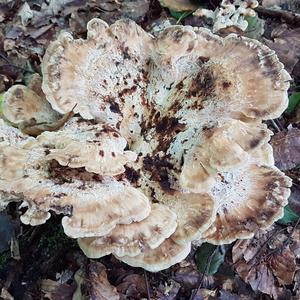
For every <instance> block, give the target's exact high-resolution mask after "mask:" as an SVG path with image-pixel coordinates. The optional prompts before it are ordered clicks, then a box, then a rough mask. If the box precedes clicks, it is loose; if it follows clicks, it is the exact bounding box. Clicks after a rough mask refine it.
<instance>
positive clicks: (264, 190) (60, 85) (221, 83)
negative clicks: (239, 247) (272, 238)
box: [0, 19, 291, 271]
mask: <svg viewBox="0 0 300 300" xmlns="http://www.w3.org/2000/svg"><path fill="white" fill-rule="evenodd" d="M42 71H43V86H42V87H43V91H44V94H45V97H46V99H47V100H48V101H49V103H50V104H51V106H52V108H53V109H54V110H56V111H57V112H59V113H60V114H67V113H68V112H70V111H72V110H74V113H75V114H78V116H74V117H72V118H71V119H70V120H68V121H67V123H66V124H65V125H64V126H63V127H62V128H61V129H59V130H57V131H45V132H43V133H42V134H40V135H38V136H37V137H36V138H32V137H28V136H26V135H24V134H22V133H21V132H18V130H17V129H14V128H11V127H9V126H8V125H5V124H4V123H3V124H2V126H1V130H0V135H1V142H0V149H1V157H0V166H1V168H0V190H1V195H2V194H3V197H2V196H1V199H2V198H3V200H1V203H0V207H1V206H3V207H4V206H5V205H6V204H7V203H8V202H9V201H16V200H19V199H23V200H24V203H25V204H26V205H27V206H28V210H27V211H26V213H25V214H24V215H23V216H22V221H23V222H24V223H26V224H27V223H28V224H32V225H37V224H41V223H43V222H46V220H47V219H48V218H49V217H50V213H49V212H50V211H54V212H56V213H61V214H63V215H64V217H63V219H62V224H63V227H64V230H65V232H66V234H67V235H69V236H71V237H73V238H79V245H80V247H81V248H82V250H83V251H84V252H85V253H86V255H87V256H89V257H101V256H104V255H107V254H110V253H112V254H114V255H115V256H117V257H118V258H119V259H120V260H123V261H124V262H126V263H128V264H130V265H133V266H141V267H143V268H145V269H147V270H150V271H157V270H161V269H164V268H167V267H169V266H171V265H172V264H175V263H177V262H179V261H180V260H182V259H183V258H184V257H185V256H186V255H187V254H188V253H189V250H190V245H191V243H192V242H193V241H195V240H196V241H209V242H211V243H214V244H222V243H230V242H232V241H234V240H235V239H237V238H250V237H252V236H253V234H254V232H255V231H256V230H257V229H258V228H266V227H268V226H270V225H271V224H272V223H273V222H275V221H276V220H277V219H279V218H280V217H281V216H282V214H283V207H284V206H285V205H286V204H287V198H288V196H289V187H290V186H291V181H290V179H289V178H288V177H286V176H285V175H284V174H283V173H281V172H280V171H279V170H278V169H277V168H276V167H275V166H274V161H273V155H272V148H271V146H270V145H269V144H268V141H269V139H270V136H271V131H269V130H268V129H267V127H266V125H265V124H263V123H262V121H263V120H267V119H271V118H276V117H278V116H280V114H281V113H282V112H283V111H284V109H285V108H286V106H287V89H288V87H289V80H290V76H289V75H288V73H287V72H286V71H285V70H284V69H283V65H282V64H281V63H280V62H279V61H278V58H277V57H276V55H275V53H274V52H273V51H272V50H270V49H269V48H267V47H266V46H264V45H262V44H261V43H259V42H258V41H254V40H250V39H247V38H242V37H238V36H236V35H229V36H227V37H226V38H221V37H218V36H216V35H213V34H212V33H211V32H209V31H208V30H206V29H203V28H192V27H189V26H185V27H184V26H171V27H169V28H167V29H165V30H164V31H162V32H161V33H160V34H159V35H158V36H157V37H156V38H154V37H153V36H151V35H150V34H148V33H146V32H145V31H144V30H143V29H142V28H140V27H139V26H138V25H136V24H135V23H134V22H132V21H129V20H120V21H117V22H116V23H114V24H113V25H111V26H108V25H107V24H106V23H105V22H103V21H101V20H99V19H93V20H91V21H90V22H89V23H88V35H87V39H86V40H82V39H79V40H74V39H73V38H72V36H71V35H70V34H68V33H62V34H61V35H60V36H59V37H58V39H57V41H54V42H52V43H51V44H50V46H49V48H48V50H47V52H46V54H45V56H44V59H43V64H42ZM10 94H11V93H10V92H9V91H8V94H7V99H8V100H7V101H9V97H8V96H9V95H10ZM28 101H30V100H28ZM10 107H11V109H12V110H13V109H14V107H16V106H13V105H11V106H10ZM11 114H13V112H11ZM79 115H80V116H79ZM32 117H34V116H32ZM7 195H10V197H8V196H7Z"/></svg>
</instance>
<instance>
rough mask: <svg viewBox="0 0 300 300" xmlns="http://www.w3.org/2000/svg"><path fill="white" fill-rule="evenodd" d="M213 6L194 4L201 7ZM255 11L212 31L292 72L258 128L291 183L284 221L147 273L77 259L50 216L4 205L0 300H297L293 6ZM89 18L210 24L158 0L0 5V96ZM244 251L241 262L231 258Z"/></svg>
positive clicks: (298, 33)
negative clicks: (279, 110)
mask: <svg viewBox="0 0 300 300" xmlns="http://www.w3.org/2000/svg"><path fill="white" fill-rule="evenodd" d="M174 2H176V1H174ZM178 2H189V1H178ZM196 2H197V1H196ZM219 2H220V1H217V0H211V1H198V3H199V7H200V6H201V5H205V7H206V8H210V9H215V8H216V7H217V6H218V5H219ZM274 5H275V6H274ZM274 9H275V10H276V12H275V13H274ZM257 13H258V14H257V16H256V17H253V18H251V20H250V19H249V20H248V21H249V25H248V28H247V29H246V31H245V32H243V31H240V30H236V29H234V28H229V29H226V30H223V31H222V32H221V33H220V34H222V35H223V36H224V35H227V34H229V33H230V32H233V31H234V32H236V33H237V34H240V35H245V36H248V37H251V38H256V39H258V40H260V41H262V42H263V43H265V44H267V45H268V46H269V47H270V48H272V49H274V50H275V51H276V53H277V55H278V56H279V58H280V60H281V61H282V62H283V63H284V65H285V68H286V69H287V70H288V72H289V73H290V74H291V76H292V79H293V80H292V82H291V87H290V90H289V96H290V104H289V108H288V109H287V111H286V112H285V113H284V114H283V115H282V117H280V118H279V119H276V120H274V121H272V122H268V123H267V124H268V126H269V128H270V129H271V130H272V131H273V132H274V136H273V137H272V140H271V144H272V146H273V148H274V156H275V162H276V165H277V167H278V168H280V169H281V170H283V171H284V172H285V173H286V174H287V175H288V176H290V177H291V178H292V179H293V187H292V193H291V196H290V198H289V206H288V207H286V210H285V215H284V218H283V219H281V220H280V221H279V222H276V223H275V224H274V225H273V226H272V227H271V228H270V229H269V230H266V231H264V232H261V231H260V232H258V233H257V234H256V235H255V237H254V238H253V239H251V240H246V241H243V242H241V241H238V242H235V243H232V244H230V245H222V246H218V247H216V246H212V245H209V244H204V245H202V246H201V247H199V248H197V247H195V248H194V249H193V250H192V252H191V254H190V255H189V256H188V257H187V258H186V259H185V260H184V261H182V262H181V263H180V264H177V265H175V266H173V267H171V268H170V269H167V270H164V271H161V272H157V273H149V272H145V271H144V270H143V269H140V268H133V267H130V266H128V265H126V264H124V263H121V262H120V261H118V260H117V259H115V258H114V257H113V256H106V257H103V258H101V259H97V260H91V259H87V258H86V257H85V256H84V255H83V253H82V252H81V250H80V249H79V247H78V245H77V243H76V242H75V240H73V239H70V238H68V237H67V236H66V235H65V234H64V232H63V230H62V227H61V217H60V216H53V217H52V218H51V219H50V220H49V221H48V222H47V223H46V224H44V225H41V226H37V227H31V226H26V225H23V224H21V223H20V221H19V217H20V212H19V208H18V205H17V204H13V203H12V204H10V205H9V207H8V208H7V209H6V210H5V211H4V212H1V213H0V299H20V300H21V299H22V300H36V299H52V300H58V299H64V300H68V299H143V298H144V299H155V300H157V299H161V300H162V299H164V300H173V299H174V300H175V299H195V300H200V299H221V300H237V299H285V300H286V299H295V300H296V299H300V226H299V216H300V169H299V166H300V105H299V103H300V17H299V15H297V14H300V3H299V1H298V0H294V1H291V0H264V1H260V6H259V9H257ZM94 17H98V18H101V19H103V20H105V21H106V22H108V23H109V24H111V23H113V22H114V21H116V20H117V19H119V18H122V17H127V18H131V19H133V20H135V21H136V22H137V23H138V24H140V25H141V26H142V27H143V28H144V29H146V30H147V31H151V30H153V28H155V26H162V25H163V24H164V23H165V22H166V21H167V22H169V23H170V24H183V25H192V26H204V27H207V28H211V26H212V24H211V22H208V21H207V20H204V19H203V18H199V17H195V16H193V15H192V14H191V13H189V12H188V13H178V12H174V11H172V10H170V9H168V8H167V7H162V6H161V5H160V3H159V1H158V0H153V1H151V0H150V1H147V0H136V1H125V0H123V1H122V0H119V1H117V0H74V1H72V0H50V1H44V0H28V1H27V2H25V1H21V0H12V1H9V0H0V95H1V94H2V93H3V92H4V91H6V90H7V89H8V88H9V87H10V86H12V85H13V84H16V83H22V84H26V83H27V82H28V80H29V78H30V77H31V76H32V74H34V73H41V70H40V64H41V59H42V57H43V54H44V52H45V49H46V48H47V45H48V44H49V42H50V41H52V40H54V39H55V38H56V37H57V34H58V33H59V32H60V31H61V30H68V31H71V32H72V33H73V34H74V36H75V37H76V38H80V37H83V38H84V37H85V35H86V24H87V22H88V21H89V20H90V19H92V18H94ZM245 252H247V255H248V256H246V255H245V257H244V258H242V259H241V260H239V261H237V262H236V261H235V262H234V257H235V256H237V255H240V254H241V253H245ZM249 255H250V256H251V257H252V258H251V259H248V260H247V257H249ZM199 256H201V258H202V260H198V259H197V257H199ZM203 257H205V258H206V259H203ZM203 261H205V263H203Z"/></svg>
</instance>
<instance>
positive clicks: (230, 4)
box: [193, 0, 259, 32]
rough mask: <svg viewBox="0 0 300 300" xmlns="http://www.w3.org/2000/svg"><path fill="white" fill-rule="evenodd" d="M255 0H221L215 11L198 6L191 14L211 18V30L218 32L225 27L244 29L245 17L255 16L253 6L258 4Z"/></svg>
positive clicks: (246, 24)
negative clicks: (212, 23)
mask: <svg viewBox="0 0 300 300" xmlns="http://www.w3.org/2000/svg"><path fill="white" fill-rule="evenodd" d="M258 4H259V3H258V1H256V0H222V2H221V3H220V7H218V8H217V9H216V10H215V11H212V10H209V9H205V8H198V9H197V10H196V11H195V12H194V13H193V15H194V16H197V17H205V18H208V19H213V22H214V26H213V29H212V30H213V32H220V31H221V30H222V29H225V28H227V27H232V26H233V27H236V28H238V29H240V30H242V31H245V30H246V29H247V27H248V21H247V20H246V19H245V17H255V16H256V13H255V10H254V8H256V7H257V6H258Z"/></svg>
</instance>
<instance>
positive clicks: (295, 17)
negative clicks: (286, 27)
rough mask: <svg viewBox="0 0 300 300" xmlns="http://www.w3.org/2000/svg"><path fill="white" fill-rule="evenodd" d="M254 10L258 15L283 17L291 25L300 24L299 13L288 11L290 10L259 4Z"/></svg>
mask: <svg viewBox="0 0 300 300" xmlns="http://www.w3.org/2000/svg"><path fill="white" fill-rule="evenodd" d="M255 11H256V12H257V13H258V14H259V15H265V16H267V17H272V18H280V19H283V20H285V21H286V22H287V23H289V24H293V25H299V24H300V15H299V14H295V13H293V12H290V11H286V10H280V9H278V10H277V9H271V8H265V7H263V6H261V5H259V6H258V7H256V8H255Z"/></svg>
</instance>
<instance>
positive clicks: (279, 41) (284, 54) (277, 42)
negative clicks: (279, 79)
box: [264, 26, 300, 73]
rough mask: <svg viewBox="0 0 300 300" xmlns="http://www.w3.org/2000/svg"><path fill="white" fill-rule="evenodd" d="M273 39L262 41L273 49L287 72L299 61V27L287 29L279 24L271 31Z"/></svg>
mask: <svg viewBox="0 0 300 300" xmlns="http://www.w3.org/2000/svg"><path fill="white" fill-rule="evenodd" d="M272 38H273V41H270V40H267V39H265V40H264V42H265V43H266V44H267V46H269V47H270V48H271V49H273V50H274V51H275V52H276V54H277V55H278V57H279V59H280V61H281V62H282V63H283V64H284V66H285V68H286V70H287V71H288V72H290V73H291V72H292V71H293V68H294V67H295V65H296V64H297V62H298V61H299V57H300V28H296V29H287V27H286V26H280V27H279V28H275V29H274V30H273V31H272Z"/></svg>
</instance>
